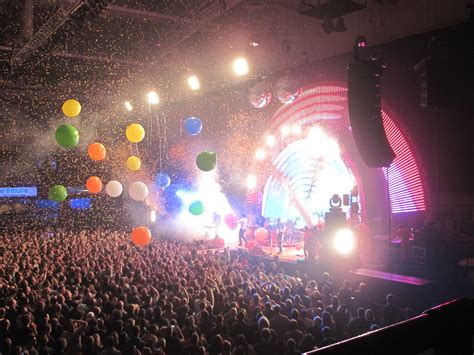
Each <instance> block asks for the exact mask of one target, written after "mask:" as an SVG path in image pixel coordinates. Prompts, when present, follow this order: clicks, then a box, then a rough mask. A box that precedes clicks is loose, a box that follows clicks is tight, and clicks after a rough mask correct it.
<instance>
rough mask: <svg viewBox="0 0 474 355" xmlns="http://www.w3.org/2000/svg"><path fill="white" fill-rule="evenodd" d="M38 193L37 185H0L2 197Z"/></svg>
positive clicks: (32, 195)
mask: <svg viewBox="0 0 474 355" xmlns="http://www.w3.org/2000/svg"><path fill="white" fill-rule="evenodd" d="M37 195H38V188H37V187H36V186H18V187H0V198H2V197H35V196H37Z"/></svg>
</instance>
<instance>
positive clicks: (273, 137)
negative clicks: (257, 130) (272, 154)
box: [265, 135, 276, 147]
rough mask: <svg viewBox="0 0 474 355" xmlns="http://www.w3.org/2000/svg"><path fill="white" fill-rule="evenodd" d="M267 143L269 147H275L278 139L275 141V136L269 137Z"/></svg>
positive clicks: (266, 139)
mask: <svg viewBox="0 0 474 355" xmlns="http://www.w3.org/2000/svg"><path fill="white" fill-rule="evenodd" d="M265 143H266V144H267V145H268V146H269V147H273V146H274V145H275V143H276V139H275V136H272V135H268V136H267V138H265Z"/></svg>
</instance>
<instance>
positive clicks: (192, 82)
mask: <svg viewBox="0 0 474 355" xmlns="http://www.w3.org/2000/svg"><path fill="white" fill-rule="evenodd" d="M188 85H189V87H190V88H191V90H193V91H196V90H199V88H200V87H201V84H200V83H199V79H198V77H197V76H196V75H191V76H189V77H188Z"/></svg>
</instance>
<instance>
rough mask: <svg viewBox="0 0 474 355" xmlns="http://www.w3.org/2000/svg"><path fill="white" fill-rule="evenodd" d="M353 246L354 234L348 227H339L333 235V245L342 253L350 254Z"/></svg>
mask: <svg viewBox="0 0 474 355" xmlns="http://www.w3.org/2000/svg"><path fill="white" fill-rule="evenodd" d="M354 246H355V238H354V234H353V233H352V231H351V230H349V229H341V230H340V231H338V232H337V233H336V235H335V236H334V247H335V248H336V250H337V251H338V252H339V253H341V254H344V255H347V254H350V253H351V252H352V250H353V249H354Z"/></svg>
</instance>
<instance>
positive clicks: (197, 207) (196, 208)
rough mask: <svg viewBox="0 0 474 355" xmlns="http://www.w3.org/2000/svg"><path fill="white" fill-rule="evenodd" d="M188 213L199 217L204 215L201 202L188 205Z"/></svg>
mask: <svg viewBox="0 0 474 355" xmlns="http://www.w3.org/2000/svg"><path fill="white" fill-rule="evenodd" d="M189 212H191V213H192V214H193V215H195V216H199V215H200V214H203V213H204V204H203V203H202V202H201V201H194V202H193V203H191V204H190V205H189Z"/></svg>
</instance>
